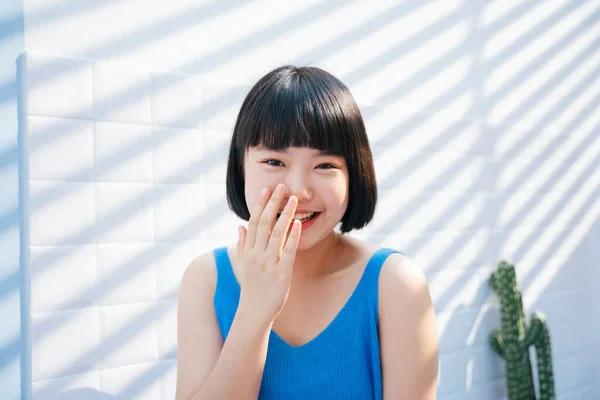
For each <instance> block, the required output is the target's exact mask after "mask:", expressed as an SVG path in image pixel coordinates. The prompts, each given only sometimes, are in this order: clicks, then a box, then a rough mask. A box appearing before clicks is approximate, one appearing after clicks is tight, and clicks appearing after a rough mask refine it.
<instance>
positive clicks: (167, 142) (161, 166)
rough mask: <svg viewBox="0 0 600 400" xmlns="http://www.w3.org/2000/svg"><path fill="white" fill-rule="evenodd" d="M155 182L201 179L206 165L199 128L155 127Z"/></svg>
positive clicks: (194, 180)
mask: <svg viewBox="0 0 600 400" xmlns="http://www.w3.org/2000/svg"><path fill="white" fill-rule="evenodd" d="M153 135H154V138H155V142H156V144H155V146H154V154H153V168H154V169H153V171H154V180H155V182H161V183H202V182H203V181H204V175H205V173H206V171H205V169H206V168H207V167H208V165H207V163H205V162H204V160H203V158H204V157H203V151H204V150H203V144H202V142H203V140H202V130H200V129H175V128H158V127H154V128H153Z"/></svg>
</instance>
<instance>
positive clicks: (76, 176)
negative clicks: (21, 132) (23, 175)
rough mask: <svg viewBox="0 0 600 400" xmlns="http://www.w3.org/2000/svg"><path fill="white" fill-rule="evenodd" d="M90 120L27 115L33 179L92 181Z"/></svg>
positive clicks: (92, 147) (92, 158)
mask: <svg viewBox="0 0 600 400" xmlns="http://www.w3.org/2000/svg"><path fill="white" fill-rule="evenodd" d="M92 127H93V125H92V122H90V121H84V120H76V119H64V118H50V117H34V116H30V117H28V118H27V128H28V137H27V141H28V143H27V146H28V150H29V154H28V161H29V178H30V179H34V180H73V181H82V180H91V179H93V168H94V131H93V128H92Z"/></svg>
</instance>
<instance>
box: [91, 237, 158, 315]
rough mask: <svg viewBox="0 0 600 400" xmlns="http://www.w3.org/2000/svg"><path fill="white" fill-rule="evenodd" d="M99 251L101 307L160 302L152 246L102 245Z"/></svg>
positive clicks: (132, 244)
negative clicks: (157, 295) (155, 300)
mask: <svg viewBox="0 0 600 400" xmlns="http://www.w3.org/2000/svg"><path fill="white" fill-rule="evenodd" d="M97 251H98V261H97V262H98V282H99V293H98V297H99V298H100V304H102V305H109V304H125V303H133V302H142V301H153V300H154V299H155V298H156V267H155V264H154V257H153V255H154V254H153V250H152V243H101V244H98V250H97Z"/></svg>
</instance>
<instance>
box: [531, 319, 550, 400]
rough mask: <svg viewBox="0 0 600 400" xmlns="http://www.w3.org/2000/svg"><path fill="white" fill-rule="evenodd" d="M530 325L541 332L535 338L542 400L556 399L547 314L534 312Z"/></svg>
mask: <svg viewBox="0 0 600 400" xmlns="http://www.w3.org/2000/svg"><path fill="white" fill-rule="evenodd" d="M530 326H531V329H536V330H537V331H538V332H539V333H538V334H537V337H536V338H535V339H536V340H535V343H534V345H535V351H536V358H537V368H538V379H539V387H540V400H555V399H556V394H555V391H554V373H553V370H552V348H551V345H550V332H549V330H548V324H547V323H546V318H545V316H544V315H543V314H541V313H537V312H536V313H533V314H532V316H531V323H530Z"/></svg>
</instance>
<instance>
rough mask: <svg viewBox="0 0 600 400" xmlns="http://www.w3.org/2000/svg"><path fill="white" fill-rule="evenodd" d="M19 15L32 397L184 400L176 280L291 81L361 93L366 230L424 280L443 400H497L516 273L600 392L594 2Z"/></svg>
mask: <svg viewBox="0 0 600 400" xmlns="http://www.w3.org/2000/svg"><path fill="white" fill-rule="evenodd" d="M25 6H26V7H25V8H26V21H28V25H27V29H26V40H27V43H26V44H27V49H28V53H27V54H26V55H25V56H24V60H25V62H24V63H23V64H22V66H23V68H24V71H23V72H24V76H25V78H26V93H27V96H26V99H27V103H26V108H25V109H26V114H27V118H26V120H27V125H26V130H25V134H26V136H27V149H26V152H27V154H28V155H29V160H28V166H29V203H30V208H29V217H30V227H29V232H30V237H29V244H30V251H31V265H30V268H29V269H30V273H31V336H32V344H31V345H32V386H33V398H34V399H46V398H54V397H55V396H56V392H60V391H66V390H74V389H75V388H84V387H87V388H93V389H95V390H96V391H98V392H102V393H106V394H112V395H120V396H123V397H124V398H142V399H161V400H162V399H171V398H173V397H174V378H175V363H174V361H175V357H176V353H175V351H176V349H175V345H176V337H175V333H176V332H175V329H176V324H175V310H176V295H177V289H178V285H179V279H180V277H181V275H182V273H183V270H184V269H185V267H186V266H187V264H188V263H189V261H190V260H191V259H192V258H194V257H195V256H197V255H198V254H201V253H203V252H205V251H207V250H209V249H212V248H213V247H216V246H221V245H225V244H227V243H230V242H231V241H232V240H234V239H235V233H236V230H235V226H236V222H237V220H236V219H235V218H234V217H233V216H232V214H231V213H230V212H229V211H228V208H227V206H226V203H225V201H224V200H225V197H224V193H225V191H224V180H225V161H226V156H227V146H228V140H229V135H230V133H231V128H232V126H233V123H234V119H235V115H236V112H237V109H238V108H239V105H240V104H241V101H242V100H243V97H244V95H245V93H246V92H247V90H248V89H249V87H250V85H251V84H252V83H253V82H254V81H255V79H256V78H258V77H259V76H260V75H263V74H264V73H266V72H267V71H268V70H270V69H271V68H273V67H275V66H277V65H280V64H283V63H299V64H305V63H310V64H313V65H319V66H322V67H325V68H326V69H328V70H330V71H331V72H333V73H334V74H336V75H337V76H339V77H340V78H341V79H342V80H343V81H344V82H346V83H347V84H348V85H349V86H350V88H351V90H352V91H353V93H354V94H355V95H356V98H357V100H358V102H359V104H360V106H361V108H362V111H363V114H364V117H365V120H366V124H367V128H368V132H369V136H370V140H371V144H372V149H373V152H374V155H375V162H376V168H377V176H378V181H379V187H380V202H379V204H378V210H377V214H376V218H375V220H374V221H373V223H372V224H371V225H370V226H368V227H367V228H365V229H364V230H363V231H361V232H356V233H355V235H356V236H358V237H363V238H365V239H367V240H369V241H371V242H374V243H378V244H381V245H385V246H391V247H395V248H398V249H400V250H402V251H404V252H405V253H407V254H408V255H410V256H412V257H413V258H415V259H416V260H418V261H420V262H421V264H422V265H423V268H424V269H425V272H426V274H427V276H428V278H429V283H430V287H431V291H432V295H433V298H434V303H435V308H436V312H437V315H438V328H439V333H440V337H441V355H440V367H441V369H440V379H439V398H440V399H443V400H449V399H473V400H475V399H490V400H495V399H502V398H504V397H505V396H506V394H505V391H504V371H503V363H502V361H501V360H500V359H499V358H498V357H496V356H495V355H494V354H493V353H492V351H491V350H490V348H489V346H488V344H487V337H488V334H489V332H490V330H491V329H493V328H495V327H497V326H498V323H499V315H498V309H497V301H496V298H495V296H494V295H493V294H492V293H491V291H490V289H489V287H488V278H489V274H490V273H491V271H492V270H493V269H494V267H495V265H496V264H497V262H498V261H499V260H500V259H503V258H507V259H512V260H514V261H515V262H516V264H517V267H518V274H519V278H520V281H521V286H522V287H523V288H524V295H525V303H526V308H527V311H530V310H532V309H533V308H539V309H541V310H543V311H545V312H546V313H547V315H548V318H549V321H550V326H551V330H552V331H551V333H552V340H553V345H554V356H555V375H556V385H557V390H558V393H559V395H560V396H559V398H561V399H569V400H575V399H592V398H597V397H600V386H599V384H598V381H599V380H600V376H599V375H598V373H599V371H600V365H599V364H598V361H597V360H598V355H600V354H599V353H598V346H597V344H596V342H595V341H594V340H593V338H594V337H598V334H600V332H599V331H598V326H600V324H599V322H598V312H597V309H594V308H593V306H594V304H596V306H597V305H598V297H597V295H596V292H597V291H598V288H599V287H600V281H599V280H598V277H599V275H598V273H597V268H596V266H597V264H598V261H599V260H600V253H599V252H598V250H597V246H594V241H593V239H592V238H593V237H596V238H598V237H600V236H599V235H598V231H600V229H599V222H598V221H599V216H600V201H599V200H598V199H599V198H600V196H599V190H600V172H598V168H599V167H600V135H599V134H598V132H599V127H598V124H599V123H600V113H599V111H598V110H600V108H599V107H598V104H600V103H599V100H598V99H599V95H600V72H599V71H600V53H599V50H598V48H597V46H595V45H594V43H597V42H598V38H599V36H600V33H599V32H600V31H599V26H600V19H599V17H598V15H599V14H598V13H599V11H600V5H599V4H598V3H597V2H562V1H547V2H539V3H538V2H529V1H516V2H492V3H489V4H488V2H484V1H481V2H479V1H475V2H463V1H458V0H457V1H445V0H444V1H426V2H423V1H405V2H397V1H392V0H386V1H380V2H366V1H357V2H341V1H326V0H314V1H310V2H279V1H270V0H269V1H264V0H262V1H254V2H233V1H226V2H215V3H211V2H208V1H206V2H203V1H192V0H175V1H170V2H168V4H167V3H164V2H160V1H148V0H144V1H138V0H119V1H115V2H105V3H103V2H89V4H87V3H86V4H85V5H84V3H83V2H82V3H69V2H60V1H59V0H44V1H33V0H26V1H25ZM53 10H54V11H53ZM56 10H58V11H56ZM53 13H54V14H53ZM53 15H54V16H55V17H56V15H59V16H61V15H62V17H61V18H54V17H52V16H53ZM128 15H129V16H128ZM100 21H110V22H111V23H110V24H108V23H101V22H100ZM231 27H236V29H232V28H231ZM594 235H595V236H594ZM594 302H595V303H594Z"/></svg>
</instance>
